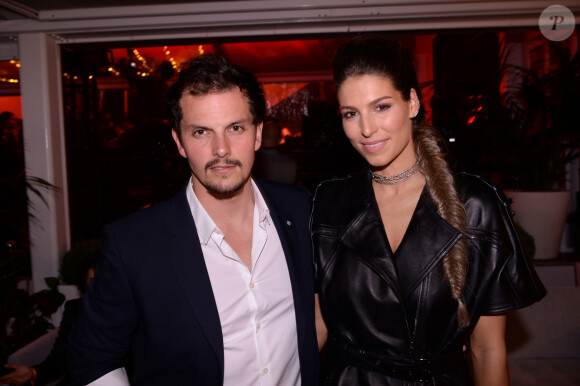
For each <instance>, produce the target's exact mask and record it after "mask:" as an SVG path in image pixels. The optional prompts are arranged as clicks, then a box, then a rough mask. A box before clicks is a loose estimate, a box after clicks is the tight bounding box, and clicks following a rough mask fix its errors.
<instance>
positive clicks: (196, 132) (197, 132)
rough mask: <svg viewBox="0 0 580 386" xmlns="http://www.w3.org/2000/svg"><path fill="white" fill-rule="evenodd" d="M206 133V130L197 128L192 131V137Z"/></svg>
mask: <svg viewBox="0 0 580 386" xmlns="http://www.w3.org/2000/svg"><path fill="white" fill-rule="evenodd" d="M205 133H206V130H202V129H198V130H195V131H194V132H193V136H194V137H200V136H203V135H204V134H205Z"/></svg>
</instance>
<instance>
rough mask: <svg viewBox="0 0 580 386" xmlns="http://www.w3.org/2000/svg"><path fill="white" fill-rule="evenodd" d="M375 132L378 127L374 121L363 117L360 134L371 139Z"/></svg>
mask: <svg viewBox="0 0 580 386" xmlns="http://www.w3.org/2000/svg"><path fill="white" fill-rule="evenodd" d="M375 131H377V128H376V125H375V123H374V122H373V120H372V119H368V118H365V117H361V120H360V132H361V134H362V136H363V137H365V138H370V137H371V136H372V135H373V134H374V133H375Z"/></svg>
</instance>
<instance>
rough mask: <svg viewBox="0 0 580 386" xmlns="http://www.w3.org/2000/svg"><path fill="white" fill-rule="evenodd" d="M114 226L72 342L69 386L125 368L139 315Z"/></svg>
mask: <svg viewBox="0 0 580 386" xmlns="http://www.w3.org/2000/svg"><path fill="white" fill-rule="evenodd" d="M112 229H113V228H112V226H111V225H109V226H107V227H106V228H105V229H104V231H103V237H102V256H101V258H100V259H99V261H98V262H97V267H96V271H95V278H94V279H93V281H92V282H91V283H90V284H89V286H88V289H87V293H86V295H85V296H84V297H83V299H82V304H81V307H80V310H79V314H78V321H77V324H76V325H75V326H74V328H73V330H72V332H71V336H70V339H69V352H68V377H69V383H68V384H69V385H86V384H88V383H90V382H92V381H94V380H96V379H98V378H100V377H101V376H103V375H104V374H107V373H109V372H111V371H113V370H115V369H117V368H120V367H123V365H124V359H125V358H126V356H127V354H128V352H129V348H130V344H131V338H132V336H133V333H134V330H135V328H136V325H137V318H138V312H137V308H136V306H135V302H134V301H133V298H132V296H131V290H130V286H129V283H128V280H127V277H126V273H125V269H124V266H123V261H122V256H121V253H120V249H119V246H118V241H117V240H116V237H115V234H114V232H113V230H112Z"/></svg>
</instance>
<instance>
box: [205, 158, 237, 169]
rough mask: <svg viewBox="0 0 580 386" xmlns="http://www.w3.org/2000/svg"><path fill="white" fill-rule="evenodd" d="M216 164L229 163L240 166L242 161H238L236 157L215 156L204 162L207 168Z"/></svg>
mask: <svg viewBox="0 0 580 386" xmlns="http://www.w3.org/2000/svg"><path fill="white" fill-rule="evenodd" d="M218 164H222V165H223V164H225V165H230V166H239V167H242V163H241V162H240V161H238V160H237V159H228V158H226V159H220V158H215V159H213V160H211V161H209V162H208V163H206V164H205V168H206V169H209V168H211V167H213V166H215V165H218Z"/></svg>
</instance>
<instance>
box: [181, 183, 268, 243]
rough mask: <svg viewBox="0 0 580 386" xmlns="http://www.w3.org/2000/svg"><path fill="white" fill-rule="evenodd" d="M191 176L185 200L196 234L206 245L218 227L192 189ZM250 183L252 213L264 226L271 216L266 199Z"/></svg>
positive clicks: (261, 225)
mask: <svg viewBox="0 0 580 386" xmlns="http://www.w3.org/2000/svg"><path fill="white" fill-rule="evenodd" d="M192 178H193V177H190V179H189V184H188V185H189V187H188V189H187V192H186V196H187V202H188V203H189V209H190V210H191V215H192V216H193V221H194V222H195V227H196V228H197V235H198V237H199V240H200V242H202V243H203V244H205V245H207V243H208V242H209V240H210V239H211V235H212V234H213V233H214V232H216V231H218V230H219V228H218V227H217V225H215V223H214V222H213V220H212V219H211V217H210V216H209V214H208V213H207V212H206V210H205V208H204V207H203V205H201V202H199V200H198V198H197V196H196V195H195V192H194V191H193V179H192ZM251 183H252V192H254V202H255V206H254V213H256V211H257V214H258V223H259V224H260V227H261V228H266V225H270V224H271V223H272V217H271V216H270V210H269V209H268V206H267V205H266V201H265V200H264V197H263V196H262V193H261V192H260V189H258V186H257V185H256V183H255V182H254V180H253V179H252V180H251Z"/></svg>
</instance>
